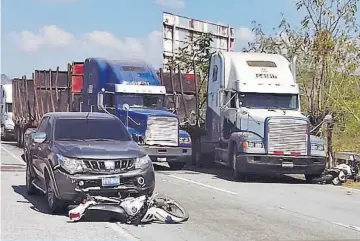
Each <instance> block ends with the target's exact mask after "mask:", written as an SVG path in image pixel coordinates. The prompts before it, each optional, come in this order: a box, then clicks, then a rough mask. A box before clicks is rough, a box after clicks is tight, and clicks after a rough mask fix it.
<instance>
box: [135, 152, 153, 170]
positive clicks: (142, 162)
mask: <svg viewBox="0 0 360 241" xmlns="http://www.w3.org/2000/svg"><path fill="white" fill-rule="evenodd" d="M150 164H151V159H150V157H149V156H148V155H146V156H143V157H138V158H136V161H135V169H140V168H144V167H146V166H148V165H150Z"/></svg>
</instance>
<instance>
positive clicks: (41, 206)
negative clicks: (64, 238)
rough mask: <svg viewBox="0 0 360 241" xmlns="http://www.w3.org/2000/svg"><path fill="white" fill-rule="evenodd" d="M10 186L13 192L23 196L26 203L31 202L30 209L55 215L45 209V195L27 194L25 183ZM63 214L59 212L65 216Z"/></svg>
mask: <svg viewBox="0 0 360 241" xmlns="http://www.w3.org/2000/svg"><path fill="white" fill-rule="evenodd" d="M12 188H13V190H14V192H16V193H17V194H20V195H21V196H23V197H24V198H25V199H26V200H27V203H31V204H32V205H33V206H31V207H30V208H31V209H32V210H35V211H37V212H40V213H44V214H48V215H56V214H50V213H49V212H48V211H47V204H46V201H45V197H44V195H43V194H41V193H39V194H36V195H34V196H29V195H27V193H26V186H25V185H13V186H12ZM17 202H19V203H24V201H17ZM65 214H66V213H64V214H59V216H66V215H65Z"/></svg>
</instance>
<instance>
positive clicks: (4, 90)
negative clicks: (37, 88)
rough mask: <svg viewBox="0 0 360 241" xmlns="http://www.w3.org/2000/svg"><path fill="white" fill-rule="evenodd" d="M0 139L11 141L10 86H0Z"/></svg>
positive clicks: (12, 130) (12, 133) (12, 122)
mask: <svg viewBox="0 0 360 241" xmlns="http://www.w3.org/2000/svg"><path fill="white" fill-rule="evenodd" d="M0 108H1V119H0V120H1V137H2V138H4V140H10V139H13V138H14V137H15V136H14V126H15V125H14V121H13V118H12V84H4V85H1V107H0Z"/></svg>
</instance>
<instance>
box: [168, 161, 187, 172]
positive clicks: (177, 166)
mask: <svg viewBox="0 0 360 241" xmlns="http://www.w3.org/2000/svg"><path fill="white" fill-rule="evenodd" d="M168 164H169V167H170V169H171V170H181V169H183V168H184V166H185V164H186V163H185V162H169V163H168Z"/></svg>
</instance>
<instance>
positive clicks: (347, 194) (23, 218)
mask: <svg viewBox="0 0 360 241" xmlns="http://www.w3.org/2000/svg"><path fill="white" fill-rule="evenodd" d="M21 153H22V151H21V149H18V148H17V147H15V146H14V145H13V144H11V143H6V144H4V143H2V146H1V188H2V189H1V221H2V222H1V240H119V241H120V240H144V241H152V240H154V241H155V240H156V241H162V240H173V241H177V240H191V241H195V240H196V241H202V240H207V241H208V240H209V241H210V240H214V241H219V240H226V241H232V240H250V241H256V240H261V241H263V240H271V241H273V240H360V205H359V204H360V192H359V191H356V190H354V191H352V190H350V189H347V188H342V187H335V186H331V185H310V184H304V183H303V181H302V180H300V179H294V178H290V177H287V178H285V177H283V178H276V179H275V178H271V179H262V180H260V181H253V182H234V181H231V178H230V177H231V175H230V173H229V171H228V170H226V169H220V170H215V169H212V170H191V169H190V168H187V170H182V171H169V170H167V169H166V168H165V167H162V168H157V169H158V170H157V172H156V189H157V191H158V192H160V193H161V194H163V195H166V196H169V197H171V198H174V199H175V200H177V201H179V202H180V203H181V204H182V205H183V206H184V207H185V208H187V210H188V211H189V213H190V219H189V221H188V222H187V223H184V224H181V225H170V224H149V225H145V226H139V227H134V226H129V225H122V224H117V223H95V222H80V223H70V222H68V217H66V216H53V215H49V214H47V213H46V205H45V201H44V198H43V197H42V196H38V197H28V196H27V195H26V194H25V165H24V162H23V161H22V160H21V158H20V155H21Z"/></svg>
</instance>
